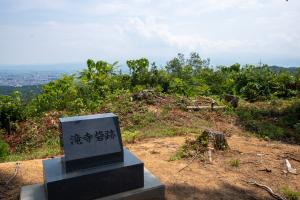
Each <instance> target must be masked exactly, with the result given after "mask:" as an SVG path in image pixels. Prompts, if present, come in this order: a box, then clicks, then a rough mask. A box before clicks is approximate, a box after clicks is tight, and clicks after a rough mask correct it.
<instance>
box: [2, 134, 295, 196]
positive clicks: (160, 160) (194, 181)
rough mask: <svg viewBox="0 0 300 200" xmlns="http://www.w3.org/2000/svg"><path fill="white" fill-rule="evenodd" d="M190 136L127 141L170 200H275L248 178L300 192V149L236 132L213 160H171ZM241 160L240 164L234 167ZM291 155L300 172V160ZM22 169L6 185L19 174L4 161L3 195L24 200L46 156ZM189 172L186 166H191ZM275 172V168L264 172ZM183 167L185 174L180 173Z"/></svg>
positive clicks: (39, 177)
mask: <svg viewBox="0 0 300 200" xmlns="http://www.w3.org/2000/svg"><path fill="white" fill-rule="evenodd" d="M184 142H185V137H184V136H180V137H166V138H153V139H144V140H142V141H137V142H136V143H134V144H127V145H126V146H127V148H129V149H130V150H131V151H132V152H134V153H135V154H136V155H137V156H138V157H139V158H140V159H141V160H143V161H144V163H145V167H146V168H148V169H149V170H150V171H151V172H152V173H153V174H154V175H156V176H157V177H158V178H159V179H160V180H161V181H162V182H163V183H164V184H165V185H166V199H168V200H175V199H218V200H219V199H273V197H271V196H270V195H269V194H268V193H267V192H266V191H265V190H263V189H261V188H258V187H256V186H253V185H249V184H248V183H246V182H245V181H248V180H255V181H257V182H259V183H262V184H265V185H268V186H270V187H271V188H272V189H273V191H274V192H276V193H280V192H281V189H282V187H285V186H288V187H289V188H291V189H293V190H295V191H300V176H299V175H293V174H285V173H284V172H283V169H284V165H283V163H284V156H285V155H287V154H286V153H288V154H289V155H290V156H291V157H293V158H294V159H296V160H300V147H299V146H297V145H290V144H283V143H280V142H274V141H263V140H259V139H257V138H254V137H247V136H243V135H239V134H233V135H231V136H230V137H229V138H228V143H229V146H230V148H231V149H230V150H229V151H226V152H213V163H208V162H205V161H196V160H195V161H194V162H192V163H191V164H189V163H190V162H189V160H178V161H169V158H170V156H171V155H173V154H174V153H175V152H176V151H177V149H178V148H179V147H180V146H181V145H182V144H183V143H184ZM233 159H239V160H240V165H239V166H238V167H233V166H231V164H230V163H231V161H232V160H233ZM296 160H292V159H289V161H290V163H291V165H292V167H294V168H296V169H297V170H298V173H299V172H300V162H299V161H296ZM20 163H21V164H20V171H19V173H18V174H17V176H16V177H15V178H14V179H13V180H12V181H11V182H10V183H9V184H8V185H5V184H3V183H4V182H5V181H6V180H8V179H9V178H10V177H11V176H12V175H13V174H14V170H15V167H16V162H10V163H2V164H0V182H2V184H1V185H0V199H8V200H10V199H13V200H15V199H18V197H19V193H20V188H21V187H22V186H24V185H28V184H35V183H42V182H43V171H42V160H29V161H22V162H20ZM187 164H189V165H188V167H186V168H185V169H184V170H182V171H180V170H181V169H182V168H184V167H185V166H187ZM265 169H268V170H271V172H266V171H260V170H265ZM179 171H180V172H179Z"/></svg>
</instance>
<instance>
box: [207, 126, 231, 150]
mask: <svg viewBox="0 0 300 200" xmlns="http://www.w3.org/2000/svg"><path fill="white" fill-rule="evenodd" d="M202 137H203V138H207V139H208V141H210V142H212V143H213V146H214V148H215V149H216V150H222V151H223V150H226V149H228V148H229V145H228V143H227V140H226V138H225V135H224V133H223V132H220V131H213V130H208V129H205V130H204V131H203V134H202Z"/></svg>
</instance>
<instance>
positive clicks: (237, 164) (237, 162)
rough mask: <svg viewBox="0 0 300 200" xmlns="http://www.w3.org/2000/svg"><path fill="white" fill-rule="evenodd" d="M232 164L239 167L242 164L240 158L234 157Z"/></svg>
mask: <svg viewBox="0 0 300 200" xmlns="http://www.w3.org/2000/svg"><path fill="white" fill-rule="evenodd" d="M229 163H230V166H231V167H236V168H238V167H239V166H240V160H239V159H232V160H230V162H229Z"/></svg>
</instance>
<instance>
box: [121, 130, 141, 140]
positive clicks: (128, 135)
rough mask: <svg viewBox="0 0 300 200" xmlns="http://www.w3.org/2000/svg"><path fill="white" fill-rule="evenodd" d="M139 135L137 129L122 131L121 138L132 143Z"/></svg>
mask: <svg viewBox="0 0 300 200" xmlns="http://www.w3.org/2000/svg"><path fill="white" fill-rule="evenodd" d="M139 135H140V133H139V132H138V131H124V132H123V134H122V139H123V141H124V142H127V143H134V142H135V140H136V139H137V137H138V136H139Z"/></svg>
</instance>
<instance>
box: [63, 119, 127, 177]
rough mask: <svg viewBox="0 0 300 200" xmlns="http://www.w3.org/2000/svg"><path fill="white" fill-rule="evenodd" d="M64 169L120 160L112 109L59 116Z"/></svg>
mask: <svg viewBox="0 0 300 200" xmlns="http://www.w3.org/2000/svg"><path fill="white" fill-rule="evenodd" d="M59 120H60V127H61V131H62V140H61V142H62V146H63V149H64V154H65V156H64V162H65V164H64V167H65V170H66V171H67V172H70V171H75V170H78V169H84V168H89V167H93V166H99V165H101V164H107V163H113V162H121V161H123V145H122V138H121V133H120V127H119V121H118V117H117V116H116V115H115V114H113V113H105V114H97V115H86V116H76V117H65V118H60V119H59Z"/></svg>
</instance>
